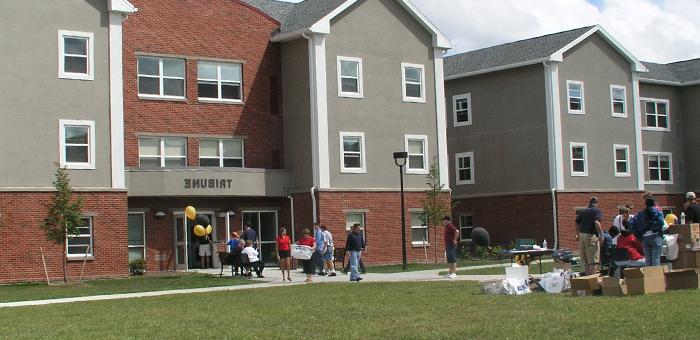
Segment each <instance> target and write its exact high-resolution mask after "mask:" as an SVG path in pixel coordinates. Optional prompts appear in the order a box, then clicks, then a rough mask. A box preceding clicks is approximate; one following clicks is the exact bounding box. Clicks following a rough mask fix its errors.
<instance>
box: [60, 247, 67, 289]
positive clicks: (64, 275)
mask: <svg viewBox="0 0 700 340" xmlns="http://www.w3.org/2000/svg"><path fill="white" fill-rule="evenodd" d="M62 248H63V250H62V251H61V253H62V254H63V283H64V284H67V283H68V268H66V267H67V265H68V254H66V247H65V245H62Z"/></svg>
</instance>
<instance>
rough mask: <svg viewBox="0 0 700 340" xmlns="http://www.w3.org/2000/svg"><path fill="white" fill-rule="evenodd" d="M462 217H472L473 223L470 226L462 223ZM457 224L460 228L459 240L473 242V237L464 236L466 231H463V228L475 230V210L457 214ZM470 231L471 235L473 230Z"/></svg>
mask: <svg viewBox="0 0 700 340" xmlns="http://www.w3.org/2000/svg"><path fill="white" fill-rule="evenodd" d="M462 217H471V219H472V221H471V224H470V225H468V226H463V225H462ZM457 225H458V228H459V240H460V241H464V242H471V240H472V239H471V238H463V235H464V233H463V232H462V229H471V230H474V228H476V227H475V226H474V213H473V212H463V213H459V214H457ZM469 233H470V235H471V231H470V232H469Z"/></svg>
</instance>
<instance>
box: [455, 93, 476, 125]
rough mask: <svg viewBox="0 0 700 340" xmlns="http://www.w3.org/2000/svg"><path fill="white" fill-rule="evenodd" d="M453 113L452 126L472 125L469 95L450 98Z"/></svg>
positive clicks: (470, 98) (470, 96)
mask: <svg viewBox="0 0 700 340" xmlns="http://www.w3.org/2000/svg"><path fill="white" fill-rule="evenodd" d="M452 108H453V111H454V126H455V127H457V126H465V125H472V95H471V93H467V94H462V95H459V96H453V97H452Z"/></svg>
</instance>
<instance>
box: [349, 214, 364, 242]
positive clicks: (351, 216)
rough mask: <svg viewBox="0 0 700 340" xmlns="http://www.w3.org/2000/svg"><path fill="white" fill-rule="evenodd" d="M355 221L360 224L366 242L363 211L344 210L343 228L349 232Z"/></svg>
mask: <svg viewBox="0 0 700 340" xmlns="http://www.w3.org/2000/svg"><path fill="white" fill-rule="evenodd" d="M355 223H359V224H360V230H361V231H362V238H363V239H364V240H365V242H367V234H366V233H365V213H364V212H361V211H351V212H350V211H349V212H345V230H346V231H347V232H350V230H351V228H352V226H353V225H354V224H355Z"/></svg>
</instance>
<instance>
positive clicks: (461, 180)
mask: <svg viewBox="0 0 700 340" xmlns="http://www.w3.org/2000/svg"><path fill="white" fill-rule="evenodd" d="M455 175H456V177H457V185H461V184H474V152H473V151H470V152H462V153H458V154H455Z"/></svg>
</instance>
